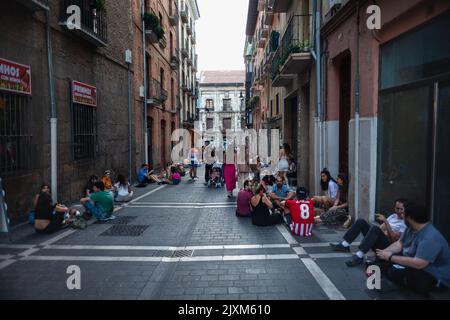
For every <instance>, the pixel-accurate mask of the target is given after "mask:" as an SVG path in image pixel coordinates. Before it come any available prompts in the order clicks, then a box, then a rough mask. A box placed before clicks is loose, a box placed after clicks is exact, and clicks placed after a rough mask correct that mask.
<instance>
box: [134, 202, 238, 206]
mask: <svg viewBox="0 0 450 320" xmlns="http://www.w3.org/2000/svg"><path fill="white" fill-rule="evenodd" d="M134 204H135V205H167V206H169V205H170V206H209V205H231V204H233V202H177V203H170V202H135V203H134ZM234 204H235V203H234Z"/></svg>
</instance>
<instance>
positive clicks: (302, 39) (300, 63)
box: [272, 15, 312, 87]
mask: <svg viewBox="0 0 450 320" xmlns="http://www.w3.org/2000/svg"><path fill="white" fill-rule="evenodd" d="M310 32H311V15H296V16H293V17H292V18H291V20H290V21H289V23H288V26H287V28H286V31H285V33H284V35H283V37H282V39H281V41H280V46H279V47H278V49H277V51H276V53H275V56H274V58H273V63H272V79H273V83H272V85H273V86H277V87H284V86H286V83H288V84H287V85H289V83H290V81H292V79H293V78H295V77H297V75H298V74H300V73H302V72H303V71H304V70H305V68H306V67H308V66H309V65H310V64H311V61H312V56H311V51H310V44H309V39H310Z"/></svg>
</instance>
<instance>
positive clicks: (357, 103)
mask: <svg viewBox="0 0 450 320" xmlns="http://www.w3.org/2000/svg"><path fill="white" fill-rule="evenodd" d="M359 11H360V1H359V0H358V4H357V10H356V14H357V18H356V24H357V29H356V30H357V34H356V83H355V217H356V219H358V217H359V140H360V136H359V135H360V133H359V125H360V123H359V113H360V70H359V48H360V43H359V42H360V39H359V27H360V16H359Z"/></svg>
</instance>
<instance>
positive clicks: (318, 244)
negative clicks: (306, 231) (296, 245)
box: [302, 242, 361, 248]
mask: <svg viewBox="0 0 450 320" xmlns="http://www.w3.org/2000/svg"><path fill="white" fill-rule="evenodd" d="M360 244H361V242H353V243H352V246H359V245H360ZM329 246H330V243H329V242H316V243H302V247H303V248H319V247H329Z"/></svg>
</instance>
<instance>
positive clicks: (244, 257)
mask: <svg viewBox="0 0 450 320" xmlns="http://www.w3.org/2000/svg"><path fill="white" fill-rule="evenodd" d="M292 259H299V257H298V256H297V255H295V254H278V255H277V254H274V255H234V256H233V255H231V256H199V257H181V258H170V257H111V256H109V257H107V256H105V257H101V256H26V257H23V258H22V259H20V260H22V261H110V262H202V261H251V260H292ZM7 261H8V260H7ZM13 262H14V261H13ZM0 266H1V264H0Z"/></svg>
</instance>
